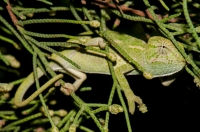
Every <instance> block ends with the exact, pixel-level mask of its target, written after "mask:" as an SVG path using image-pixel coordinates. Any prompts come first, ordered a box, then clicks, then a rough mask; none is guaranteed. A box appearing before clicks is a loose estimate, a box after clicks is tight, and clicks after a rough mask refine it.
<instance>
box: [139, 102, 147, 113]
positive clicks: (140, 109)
mask: <svg viewBox="0 0 200 132" xmlns="http://www.w3.org/2000/svg"><path fill="white" fill-rule="evenodd" d="M138 108H139V111H141V112H142V113H146V112H147V111H148V110H147V107H146V105H145V104H142V105H138Z"/></svg>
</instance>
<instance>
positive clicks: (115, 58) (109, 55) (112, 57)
mask: <svg viewBox="0 0 200 132" xmlns="http://www.w3.org/2000/svg"><path fill="white" fill-rule="evenodd" d="M107 57H108V59H109V60H110V61H112V62H115V61H116V60H117V57H116V55H115V54H113V53H108V55H107Z"/></svg>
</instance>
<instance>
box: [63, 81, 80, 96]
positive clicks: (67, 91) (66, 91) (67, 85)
mask: <svg viewBox="0 0 200 132" xmlns="http://www.w3.org/2000/svg"><path fill="white" fill-rule="evenodd" d="M75 89H76V88H75V87H74V85H73V84H71V83H65V84H64V85H62V86H61V87H60V91H62V92H63V93H64V94H65V95H70V94H71V93H72V92H74V91H75Z"/></svg>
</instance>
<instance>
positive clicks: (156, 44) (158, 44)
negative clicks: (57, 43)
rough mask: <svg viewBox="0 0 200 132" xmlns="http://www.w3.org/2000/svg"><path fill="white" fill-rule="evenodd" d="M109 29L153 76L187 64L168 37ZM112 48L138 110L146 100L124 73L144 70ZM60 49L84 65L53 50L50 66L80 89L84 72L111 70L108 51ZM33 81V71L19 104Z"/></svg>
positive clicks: (131, 108)
mask: <svg viewBox="0 0 200 132" xmlns="http://www.w3.org/2000/svg"><path fill="white" fill-rule="evenodd" d="M107 33H108V35H109V36H110V37H111V38H112V39H113V40H114V41H115V42H116V43H117V44H118V45H119V46H120V47H121V48H122V49H123V50H124V51H125V52H126V53H127V54H128V55H129V56H130V57H131V58H132V59H133V60H135V61H136V62H138V64H139V65H141V66H142V67H143V68H144V69H145V71H146V72H148V73H151V74H153V77H163V76H169V75H172V74H174V73H176V72H178V71H180V70H181V69H183V67H184V66H185V60H184V58H183V57H182V56H181V54H180V53H179V52H178V50H177V49H176V48H175V47H174V45H173V43H172V42H171V41H170V40H168V39H166V38H163V37H159V36H155V37H151V38H150V39H149V41H148V43H147V44H146V42H144V41H143V40H140V39H137V38H135V37H132V36H129V35H126V34H122V33H118V32H114V31H110V30H108V31H107ZM86 38H87V37H86ZM102 41H103V39H102V38H100V37H99V38H92V39H89V40H88V41H87V42H86V43H85V45H86V46H88V45H91V44H93V45H98V43H100V42H102ZM71 42H77V43H80V41H79V40H71ZM97 48H98V47H97ZM109 52H111V53H113V54H114V55H116V63H115V65H114V71H115V74H116V77H117V80H118V82H119V84H120V86H121V88H122V90H123V91H124V94H125V97H126V99H127V102H128V106H129V112H130V113H131V114H133V113H134V110H135V102H136V103H138V104H139V107H140V106H143V102H142V100H141V99H140V98H139V97H138V96H136V95H135V94H134V93H133V91H132V90H131V88H130V86H129V84H128V82H127V80H126V78H125V76H124V75H138V74H141V72H140V71H138V70H137V69H136V68H135V66H134V65H132V64H130V63H129V62H128V61H126V59H124V58H123V57H121V56H120V55H119V54H118V53H117V52H115V51H114V50H113V49H112V48H109ZM60 53H61V54H63V55H65V56H66V57H68V58H69V59H71V60H73V61H74V62H75V63H77V64H78V65H80V66H81V69H77V68H76V67H74V66H73V65H71V64H70V63H68V62H67V61H65V60H64V59H63V58H61V57H59V56H58V55H56V54H52V56H51V60H52V62H51V63H50V67H51V68H52V69H53V70H54V71H60V72H63V73H67V74H69V75H70V76H72V77H73V78H75V82H74V83H73V86H74V88H75V90H76V89H78V88H79V87H80V85H81V84H82V82H83V81H84V80H85V79H86V75H85V74H84V73H83V72H85V73H96V74H110V70H109V66H108V63H107V59H106V57H105V55H101V54H100V53H94V52H87V50H83V49H80V48H79V49H75V48H67V49H66V50H63V51H62V52H60ZM42 75H43V73H42V71H41V70H40V69H39V68H38V76H39V77H40V76H42ZM32 83H34V78H33V74H30V75H29V76H28V77H27V78H26V79H25V81H24V82H23V83H22V84H21V85H20V87H19V89H18V90H17V92H16V95H15V99H14V102H15V105H16V106H18V107H20V106H23V105H21V102H22V99H23V95H24V94H25V92H26V90H27V89H28V88H29V87H30V85H32Z"/></svg>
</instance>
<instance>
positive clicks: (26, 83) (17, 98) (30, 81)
mask: <svg viewBox="0 0 200 132" xmlns="http://www.w3.org/2000/svg"><path fill="white" fill-rule="evenodd" d="M37 73H38V79H39V78H40V77H42V76H43V75H44V73H43V72H42V70H41V69H40V68H37ZM61 78H63V74H59V75H57V76H55V77H54V78H52V79H50V80H49V81H48V82H47V83H45V84H44V85H43V86H42V87H41V88H40V89H38V90H37V91H36V92H34V93H33V94H32V95H31V96H30V97H28V98H27V99H26V100H24V101H22V99H23V97H24V94H25V93H26V91H27V90H28V89H29V88H30V86H31V85H32V84H33V83H34V82H35V79H34V75H33V72H32V73H31V74H30V75H29V76H28V77H27V78H26V79H25V80H24V81H23V82H22V83H21V85H20V86H19V88H18V89H17V91H16V93H15V97H14V104H15V105H16V106H17V107H23V106H25V105H27V104H28V103H29V102H31V101H32V100H33V99H35V98H36V97H37V96H38V95H39V94H40V93H41V92H43V91H44V90H45V89H46V88H48V87H49V86H50V85H51V84H52V83H54V82H56V81H57V80H59V79H61Z"/></svg>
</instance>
